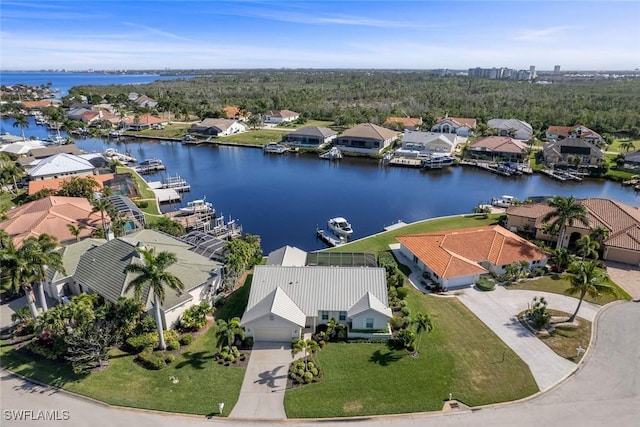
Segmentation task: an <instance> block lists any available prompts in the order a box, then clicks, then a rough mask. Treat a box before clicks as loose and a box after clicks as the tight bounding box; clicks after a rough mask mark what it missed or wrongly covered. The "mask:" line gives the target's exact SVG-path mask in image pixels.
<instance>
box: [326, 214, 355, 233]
mask: <svg viewBox="0 0 640 427" xmlns="http://www.w3.org/2000/svg"><path fill="white" fill-rule="evenodd" d="M327 227H328V228H329V230H331V232H333V234H335V235H336V236H338V237H349V236H351V235H352V234H353V228H351V224H349V221H347V220H346V219H344V218H343V217H340V216H338V217H335V218H331V219H330V220H329V221H327Z"/></svg>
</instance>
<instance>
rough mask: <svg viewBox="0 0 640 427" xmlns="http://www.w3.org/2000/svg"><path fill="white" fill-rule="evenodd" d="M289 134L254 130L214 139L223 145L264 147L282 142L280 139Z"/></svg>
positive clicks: (281, 131)
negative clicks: (234, 143)
mask: <svg viewBox="0 0 640 427" xmlns="http://www.w3.org/2000/svg"><path fill="white" fill-rule="evenodd" d="M290 132H291V130H265V129H256V130H250V131H247V132H242V133H237V134H235V135H230V136H225V137H222V138H216V139H215V141H217V142H220V143H223V144H224V143H225V142H236V143H240V144H253V145H265V144H268V143H270V142H279V141H282V137H283V136H284V135H286V134H288V133H290Z"/></svg>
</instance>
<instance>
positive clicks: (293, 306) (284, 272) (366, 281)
mask: <svg viewBox="0 0 640 427" xmlns="http://www.w3.org/2000/svg"><path fill="white" fill-rule="evenodd" d="M331 318H333V319H335V320H336V321H338V322H340V323H342V324H345V325H347V327H348V330H349V335H350V336H352V335H353V334H352V331H354V333H357V332H370V333H371V334H373V333H375V332H379V331H388V328H389V326H388V325H389V320H390V319H391V309H390V308H389V307H388V301H387V283H386V275H385V270H384V268H379V267H374V268H369V267H319V266H315V267H311V266H308V267H298V266H295V267H287V266H278V265H260V266H257V267H256V268H255V270H254V275H253V281H252V284H251V291H250V294H249V302H248V304H247V308H246V310H245V312H244V315H243V316H242V325H243V326H244V327H245V330H246V334H247V336H252V337H253V338H254V340H255V341H271V342H289V341H291V339H297V338H300V337H301V336H302V334H303V333H304V332H305V331H307V332H311V331H315V330H316V327H317V326H318V325H321V324H326V323H327V322H329V320H330V319H331ZM376 336H380V337H385V338H388V337H389V336H390V334H389V333H387V332H383V333H381V334H380V335H376Z"/></svg>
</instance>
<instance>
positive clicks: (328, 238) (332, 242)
mask: <svg viewBox="0 0 640 427" xmlns="http://www.w3.org/2000/svg"><path fill="white" fill-rule="evenodd" d="M316 237H317V238H318V239H320V240H322V241H323V242H324V243H325V244H326V245H327V246H331V247H332V248H333V247H336V246H340V245H344V244H345V243H346V239H339V238H338V237H335V236H334V235H333V234H330V233H328V232H326V231H324V230H320V229H319V228H317V229H316Z"/></svg>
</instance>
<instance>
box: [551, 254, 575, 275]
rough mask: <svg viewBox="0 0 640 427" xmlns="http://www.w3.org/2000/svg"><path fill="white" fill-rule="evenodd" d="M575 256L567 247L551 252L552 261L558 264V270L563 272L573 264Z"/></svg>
mask: <svg viewBox="0 0 640 427" xmlns="http://www.w3.org/2000/svg"><path fill="white" fill-rule="evenodd" d="M572 259H573V256H572V255H571V254H570V253H569V250H567V248H556V249H554V250H553V253H552V254H551V261H552V262H553V263H554V264H555V266H556V271H557V272H558V273H562V272H563V271H564V270H565V269H566V268H567V267H568V266H569V264H571V261H572Z"/></svg>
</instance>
